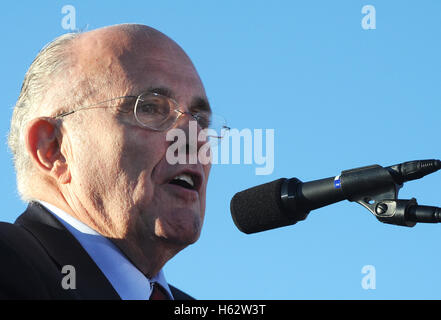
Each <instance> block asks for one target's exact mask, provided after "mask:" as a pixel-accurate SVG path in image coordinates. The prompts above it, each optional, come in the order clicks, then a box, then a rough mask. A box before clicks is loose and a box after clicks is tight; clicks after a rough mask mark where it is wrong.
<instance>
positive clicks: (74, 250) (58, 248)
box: [15, 202, 120, 300]
mask: <svg viewBox="0 0 441 320" xmlns="http://www.w3.org/2000/svg"><path fill="white" fill-rule="evenodd" d="M15 224H18V225H20V226H22V227H24V228H25V229H26V230H27V231H29V232H30V233H31V234H32V235H33V236H34V237H35V238H36V239H37V240H38V241H39V242H40V243H41V245H42V247H44V248H45V250H46V252H47V253H48V255H49V256H50V257H51V258H52V260H53V261H54V263H55V264H56V265H57V268H58V270H60V272H61V269H62V268H63V266H67V265H71V266H73V267H74V268H75V280H76V289H75V290H74V291H75V293H76V294H77V295H78V296H79V298H80V299H106V300H107V299H120V297H119V296H118V294H117V292H116V291H115V289H114V288H113V287H112V285H111V284H110V282H109V281H108V280H107V278H106V277H105V276H104V274H103V273H102V272H101V270H100V269H99V268H98V266H97V265H96V264H95V262H94V261H93V260H92V258H91V257H90V256H89V255H88V253H87V252H86V251H85V250H84V249H83V247H82V246H81V245H80V243H79V242H78V241H77V240H76V239H75V238H74V236H73V235H72V234H71V233H70V232H69V231H68V230H67V229H66V228H65V227H64V226H63V225H62V224H61V223H60V222H59V221H58V220H57V219H56V218H55V217H54V216H53V215H52V214H51V213H50V212H48V211H47V210H46V209H45V208H44V207H43V206H42V205H41V204H39V203H37V202H31V203H30V204H29V206H28V208H27V210H26V211H25V212H24V213H23V214H22V215H21V216H20V217H18V219H17V220H16V221H15Z"/></svg>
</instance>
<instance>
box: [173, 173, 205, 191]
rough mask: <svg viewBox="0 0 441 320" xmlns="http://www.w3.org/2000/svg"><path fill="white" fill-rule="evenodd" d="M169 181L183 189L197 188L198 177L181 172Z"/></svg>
mask: <svg viewBox="0 0 441 320" xmlns="http://www.w3.org/2000/svg"><path fill="white" fill-rule="evenodd" d="M169 183H170V184H174V185H177V186H180V187H183V188H185V189H189V190H197V186H198V178H197V177H196V176H193V175H191V174H188V173H182V174H178V175H177V176H176V177H174V178H173V179H172V180H171V181H170V182H169Z"/></svg>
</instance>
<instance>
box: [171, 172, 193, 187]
mask: <svg viewBox="0 0 441 320" xmlns="http://www.w3.org/2000/svg"><path fill="white" fill-rule="evenodd" d="M173 180H183V181H185V182H187V183H188V184H189V185H191V186H192V187H194V182H193V178H192V177H191V176H190V175H188V174H185V173H184V174H179V175H177V176H176V177H175V178H174V179H173Z"/></svg>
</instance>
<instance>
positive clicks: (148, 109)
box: [137, 102, 165, 115]
mask: <svg viewBox="0 0 441 320" xmlns="http://www.w3.org/2000/svg"><path fill="white" fill-rule="evenodd" d="M137 109H138V110H137V111H138V112H139V113H142V114H144V115H161V114H163V113H164V112H165V110H164V108H163V107H161V105H159V104H157V103H155V102H142V103H141V104H138V108H137Z"/></svg>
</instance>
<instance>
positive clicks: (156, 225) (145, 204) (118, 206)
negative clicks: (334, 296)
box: [62, 37, 210, 251]
mask: <svg viewBox="0 0 441 320" xmlns="http://www.w3.org/2000/svg"><path fill="white" fill-rule="evenodd" d="M144 40H146V39H144ZM113 41H114V43H113V45H114V46H115V47H116V48H114V47H112V46H110V49H109V44H108V42H107V43H105V44H103V43H100V42H98V43H94V47H95V49H96V50H97V52H98V53H99V54H98V53H97V56H98V55H99V59H100V64H101V65H103V66H99V67H97V70H98V69H100V68H107V69H108V70H107V71H106V74H111V76H112V78H114V79H115V83H111V82H112V81H110V82H109V83H110V86H111V87H109V88H103V90H109V91H110V92H112V95H113V96H114V97H116V96H123V95H138V94H140V93H142V92H143V91H145V90H147V89H154V88H161V89H162V91H164V90H163V89H166V91H168V92H166V94H170V95H173V98H174V99H175V100H176V101H177V102H178V103H179V105H180V106H181V107H182V108H183V109H184V110H185V111H188V110H191V109H192V108H193V107H195V106H194V104H195V103H196V102H198V103H200V101H201V99H202V100H206V95H205V91H204V88H203V85H202V83H201V81H200V78H199V76H198V74H197V72H196V70H195V69H194V67H193V65H192V64H191V62H190V61H189V60H188V58H187V57H186V56H185V55H184V54H183V52H182V51H180V49H179V48H177V47H176V45H175V44H174V43H166V44H163V45H159V46H157V47H156V46H154V45H152V43H151V39H150V40H149V41H150V42H147V41H145V42H144V43H143V42H142V39H138V40H137V41H136V45H134V44H133V43H131V44H130V45H129V46H127V45H125V46H118V37H116V39H113ZM163 41H167V40H166V39H165V40H164V39H163ZM168 41H169V40H168ZM111 44H112V43H111ZM84 45H86V44H84ZM126 47H127V49H126ZM80 49H81V43H80ZM100 50H101V51H102V52H100ZM80 52H81V51H80ZM79 57H80V58H79V60H81V53H80V54H79ZM87 59H89V60H90V61H91V62H90V63H93V61H92V60H94V57H90V56H87V58H86V56H85V58H84V59H83V60H82V63H83V64H84V63H85V62H87ZM95 61H97V60H95ZM87 63H89V62H87ZM87 63H86V64H85V66H84V69H82V68H81V67H79V68H77V70H78V72H83V71H84V70H90V69H93V67H88V66H87ZM162 93H164V92H162ZM99 101H102V100H98V101H96V102H99ZM121 102H122V101H121ZM134 102H135V100H133V99H129V100H127V104H123V105H120V106H119V107H118V108H99V109H92V110H88V111H81V112H82V114H81V119H82V121H80V122H79V121H75V122H72V123H69V121H66V123H65V128H66V130H65V136H66V139H67V140H68V143H66V144H65V149H64V150H62V152H64V153H65V154H66V158H67V161H68V163H69V169H70V171H71V175H72V179H71V185H70V187H69V188H70V189H69V191H68V192H69V194H72V198H73V199H74V200H73V201H72V202H73V203H74V204H73V205H74V206H79V207H81V208H82V209H84V208H86V209H87V211H89V215H90V217H88V218H84V220H86V222H90V223H91V224H92V225H94V226H95V228H96V229H98V231H99V232H101V233H103V234H104V235H106V236H108V237H111V238H114V239H115V240H116V242H118V239H123V241H122V242H121V246H123V247H124V248H125V249H127V250H129V251H130V250H132V251H137V250H143V248H142V246H143V245H144V244H147V243H149V244H152V243H154V244H158V246H161V245H162V246H172V247H176V248H181V249H182V248H183V247H185V246H187V245H188V244H191V243H193V242H194V241H196V240H197V239H198V237H199V235H200V231H201V227H202V224H203V220H204V212H205V196H206V186H207V179H208V175H209V171H210V165H209V164H208V165H202V164H200V163H197V164H177V165H171V164H169V163H168V162H167V159H166V152H167V148H168V147H169V146H170V144H171V143H172V142H170V141H167V140H166V133H167V132H157V131H153V130H149V129H146V128H142V127H141V126H139V125H138V124H137V122H136V120H135V118H134V115H133V112H132V111H133V108H132V106H133V104H134ZM122 111H130V112H128V113H127V112H122ZM189 120H190V119H189V117H188V116H183V117H181V118H179V120H178V121H177V122H176V124H175V125H174V127H173V128H180V129H183V130H185V132H187V130H188V127H189ZM73 126H75V127H73ZM178 174H189V175H190V176H192V177H193V180H194V181H195V188H194V190H190V189H187V188H185V187H182V186H179V185H176V184H173V183H170V182H171V181H172V180H173V178H174V177H176V176H177V175H178ZM89 208H90V209H89Z"/></svg>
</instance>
